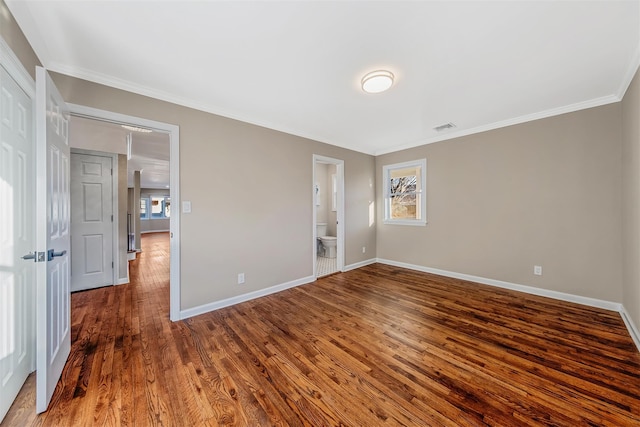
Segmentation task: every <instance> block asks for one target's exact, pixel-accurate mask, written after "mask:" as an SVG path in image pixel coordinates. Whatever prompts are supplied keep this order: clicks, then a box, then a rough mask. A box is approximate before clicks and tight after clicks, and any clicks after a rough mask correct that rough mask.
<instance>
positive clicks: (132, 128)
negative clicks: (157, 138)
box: [121, 125, 153, 133]
mask: <svg viewBox="0 0 640 427" xmlns="http://www.w3.org/2000/svg"><path fill="white" fill-rule="evenodd" d="M121 126H122V127H123V128H125V129H126V130H131V131H134V132H142V133H149V132H153V131H152V130H151V129H145V128H139V127H138V126H129V125H121Z"/></svg>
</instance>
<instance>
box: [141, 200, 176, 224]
mask: <svg viewBox="0 0 640 427" xmlns="http://www.w3.org/2000/svg"><path fill="white" fill-rule="evenodd" d="M170 216H171V197H169V196H155V195H149V196H142V197H141V198H140V219H162V218H169V217H170Z"/></svg>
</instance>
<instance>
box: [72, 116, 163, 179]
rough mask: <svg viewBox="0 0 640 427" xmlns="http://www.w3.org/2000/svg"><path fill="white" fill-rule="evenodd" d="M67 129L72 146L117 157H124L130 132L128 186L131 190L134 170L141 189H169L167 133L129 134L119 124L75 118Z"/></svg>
mask: <svg viewBox="0 0 640 427" xmlns="http://www.w3.org/2000/svg"><path fill="white" fill-rule="evenodd" d="M69 129H70V131H69V139H70V145H71V147H74V148H84V149H89V150H94V151H102V152H107V153H118V154H127V142H126V141H127V134H129V133H131V137H132V144H131V158H130V159H129V160H128V161H127V184H128V186H129V187H133V173H134V171H141V173H140V187H141V188H169V175H170V174H169V148H170V144H169V135H168V134H166V133H163V132H158V131H155V132H151V133H140V132H131V131H129V130H126V129H124V128H122V126H121V125H120V124H116V123H109V122H105V121H101V120H94V119H87V118H84V117H77V116H71V125H70V126H69Z"/></svg>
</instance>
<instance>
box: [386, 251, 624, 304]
mask: <svg viewBox="0 0 640 427" xmlns="http://www.w3.org/2000/svg"><path fill="white" fill-rule="evenodd" d="M378 262H379V263H381V264H387V265H393V266H396V267H404V268H408V269H410V270H417V271H423V272H425V273H432V274H437V275H440V276H446V277H452V278H454V279H462V280H468V281H470V282H477V283H482V284H484V285H490V286H496V287H498V288H505V289H511V290H514V291H520V292H524V293H527V294H532V295H538V296H542V297H549V298H553V299H557V300H562V301H568V302H575V303H577V304H582V305H587V306H590V307H597V308H603V309H605V310H611V311H617V312H619V311H620V307H621V306H622V305H621V304H620V303H617V302H611V301H605V300H600V299H595V298H589V297H583V296H580V295H573V294H567V293H564V292H557V291H550V290H548V289H541V288H536V287H533V286H526V285H519V284H517V283H510V282H504V281H501V280H494V279H487V278H486V277H480V276H472V275H470V274H463V273H456V272H453V271H447V270H440V269H437V268H430V267H423V266H421V265H414V264H407V263H404V262H398V261H392V260H388V259H380V258H378Z"/></svg>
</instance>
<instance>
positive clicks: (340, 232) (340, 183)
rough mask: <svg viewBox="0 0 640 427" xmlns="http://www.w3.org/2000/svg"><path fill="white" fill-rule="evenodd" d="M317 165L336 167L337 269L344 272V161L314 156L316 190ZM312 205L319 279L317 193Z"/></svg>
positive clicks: (314, 262) (312, 186)
mask: <svg viewBox="0 0 640 427" xmlns="http://www.w3.org/2000/svg"><path fill="white" fill-rule="evenodd" d="M317 164H331V165H336V185H337V190H338V206H337V207H336V209H337V212H336V214H337V215H336V216H337V220H338V224H337V227H336V234H337V236H336V237H337V244H336V267H337V269H338V271H343V270H344V240H345V239H344V160H340V159H334V158H332V157H326V156H321V155H319V154H314V155H313V176H312V178H313V181H312V182H311V188H315V184H316V165H317ZM311 194H312V196H311V204H312V206H313V224H312V226H313V234H312V236H313V277H318V271H317V263H316V258H317V256H318V253H317V251H318V245H317V242H318V235H317V233H318V231H317V230H316V223H317V220H318V219H317V218H318V212H317V206H316V197H315V192H314V191H313V190H312V191H311Z"/></svg>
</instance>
